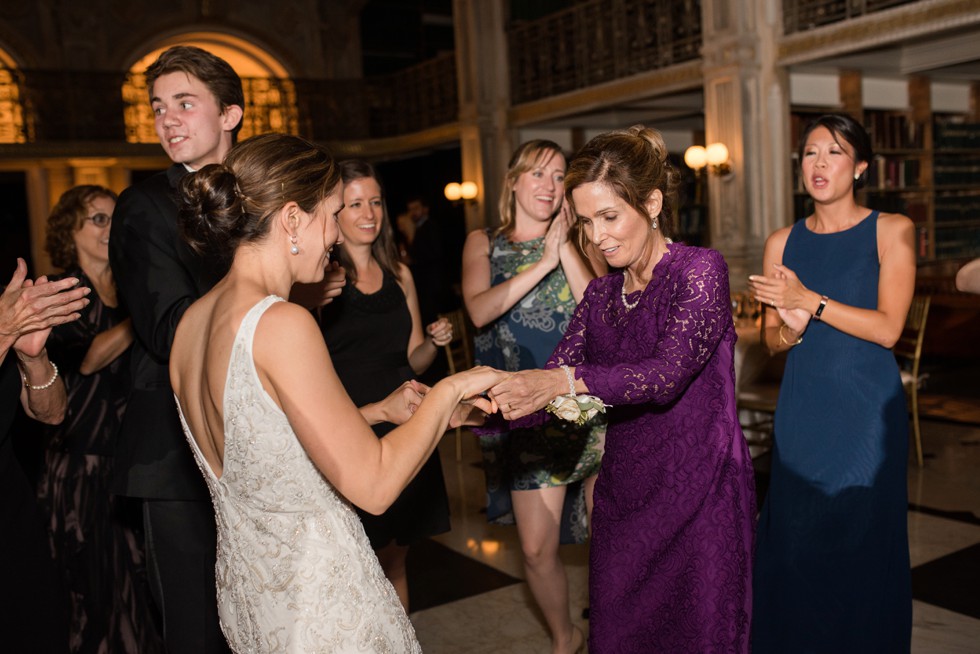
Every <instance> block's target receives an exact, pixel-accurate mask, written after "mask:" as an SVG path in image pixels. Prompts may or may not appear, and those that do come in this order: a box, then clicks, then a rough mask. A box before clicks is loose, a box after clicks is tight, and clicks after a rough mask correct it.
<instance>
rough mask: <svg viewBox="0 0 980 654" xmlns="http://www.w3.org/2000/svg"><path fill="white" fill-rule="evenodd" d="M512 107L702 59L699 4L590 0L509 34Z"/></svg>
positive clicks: (519, 25)
mask: <svg viewBox="0 0 980 654" xmlns="http://www.w3.org/2000/svg"><path fill="white" fill-rule="evenodd" d="M507 36H508V49H509V53H510V73H511V77H510V90H511V102H513V103H514V104H521V103H523V102H530V101H533V100H540V99H542V98H546V97H550V96H553V95H557V94H559V93H566V92H568V91H574V90H576V89H581V88H586V87H589V86H593V85H595V84H601V83H602V82H607V81H610V80H614V79H620V78H623V77H629V76H630V75H635V74H637V73H642V72H646V71H650V70H656V69H659V68H665V67H667V66H671V65H674V64H679V63H682V62H685V61H690V60H692V59H697V58H698V57H699V56H700V49H701V2H700V0H588V1H585V2H578V3H576V4H575V5H574V6H572V7H570V8H568V9H564V10H562V11H560V12H556V13H554V14H550V15H548V16H545V17H543V18H540V19H538V20H534V21H527V22H519V23H515V24H513V25H512V26H511V27H510V29H509V30H508V35H507Z"/></svg>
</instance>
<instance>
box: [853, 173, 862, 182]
mask: <svg viewBox="0 0 980 654" xmlns="http://www.w3.org/2000/svg"><path fill="white" fill-rule="evenodd" d="M859 179H861V173H854V181H855V182H856V181H858V180H859Z"/></svg>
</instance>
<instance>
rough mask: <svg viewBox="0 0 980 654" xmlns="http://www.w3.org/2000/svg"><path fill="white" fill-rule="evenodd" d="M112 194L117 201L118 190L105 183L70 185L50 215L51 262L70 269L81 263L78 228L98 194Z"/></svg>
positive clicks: (48, 246)
mask: <svg viewBox="0 0 980 654" xmlns="http://www.w3.org/2000/svg"><path fill="white" fill-rule="evenodd" d="M100 197H104V198H109V199H110V200H112V201H113V202H115V201H116V199H117V198H116V194H115V193H113V192H112V191H110V190H109V189H107V188H105V187H104V186H96V185H95V184H83V185H81V186H75V187H73V188H70V189H68V190H67V191H65V192H64V193H62V194H61V197H60V198H58V204H56V205H54V208H53V209H52V210H51V214H50V215H49V216H48V225H47V233H46V234H45V240H44V249H45V250H46V251H47V253H48V256H49V257H51V265H53V266H55V267H56V268H60V269H62V270H68V269H69V268H74V267H75V266H77V265H78V252H76V251H75V232H77V231H78V230H79V229H81V228H82V222H83V221H84V220H85V219H86V218H87V217H88V205H89V203H90V202H91V201H92V200H94V199H95V198H100Z"/></svg>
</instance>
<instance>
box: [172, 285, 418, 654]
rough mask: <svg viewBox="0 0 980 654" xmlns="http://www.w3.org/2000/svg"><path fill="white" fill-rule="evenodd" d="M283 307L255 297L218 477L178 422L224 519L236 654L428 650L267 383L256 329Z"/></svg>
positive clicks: (224, 573)
mask: <svg viewBox="0 0 980 654" xmlns="http://www.w3.org/2000/svg"><path fill="white" fill-rule="evenodd" d="M281 301H283V300H282V298H279V297H276V296H269V297H267V298H265V299H264V300H262V301H261V302H259V303H258V304H257V305H256V306H255V307H253V308H252V309H251V310H250V311H249V312H248V314H246V316H245V319H244V320H243V321H242V325H241V327H240V328H239V330H238V334H237V336H236V337H235V343H234V346H233V348H232V353H231V360H230V363H229V366H228V376H227V380H226V385H225V393H224V414H225V424H224V429H225V451H224V470H223V473H222V475H221V477H220V478H219V477H216V476H215V475H214V474H213V473H212V471H211V468H210V467H209V466H208V464H207V462H206V461H205V460H204V457H203V456H202V454H201V451H200V449H198V447H197V443H196V442H195V441H194V439H193V437H192V436H191V433H190V430H189V429H188V427H187V423H186V421H185V420H184V416H183V413H181V416H180V419H181V423H182V424H183V426H184V433H185V434H186V436H187V440H188V441H189V442H190V445H191V448H192V449H193V450H194V457H195V458H196V459H197V463H198V465H199V466H200V468H201V472H202V473H203V474H204V477H205V479H206V481H207V484H208V487H209V489H210V491H211V499H212V502H213V503H214V509H215V515H216V517H217V526H218V559H217V565H216V573H217V586H218V613H219V617H220V619H221V629H222V631H223V632H224V634H225V637H226V638H227V639H228V642H229V644H230V645H231V647H232V649H234V650H235V651H236V652H238V653H240V654H244V653H260V652H290V653H299V652H338V653H339V652H390V653H392V654H402V653H404V652H421V651H422V650H421V648H420V647H419V644H418V641H417V640H416V638H415V631H414V629H413V628H412V624H411V622H409V620H408V616H407V615H406V614H405V611H404V609H403V608H402V606H401V604H400V603H399V601H398V597H397V596H396V595H395V591H394V589H393V588H392V586H391V584H390V583H389V582H388V580H387V579H386V578H385V576H384V573H383V572H382V571H381V566H380V565H379V564H378V560H377V558H376V557H375V555H374V552H373V551H372V549H371V545H370V543H369V542H368V539H367V537H366V536H365V534H364V529H363V527H361V523H360V521H359V520H358V518H357V516H356V515H355V513H354V512H353V510H351V507H350V506H349V504H348V503H347V501H346V500H345V499H344V498H343V497H341V496H340V494H339V493H338V492H337V491H336V490H335V489H334V487H333V486H332V485H331V484H330V482H328V481H327V479H326V478H325V477H324V476H323V475H321V474H320V472H319V470H317V468H316V466H315V465H314V464H313V462H312V461H311V460H310V458H309V457H308V456H307V454H306V451H305V450H304V449H303V446H302V445H301V444H300V442H299V440H298V439H297V438H296V435H295V433H294V432H293V430H292V428H291V427H290V425H289V421H288V420H287V419H286V416H285V414H284V413H283V412H282V410H281V409H279V407H278V406H277V405H276V404H275V402H273V400H272V398H271V397H269V395H268V394H267V393H266V392H265V389H263V388H262V384H261V382H260V381H259V378H258V375H257V373H256V370H255V365H254V362H253V359H252V341H253V336H254V334H255V327H256V325H257V324H258V321H259V318H260V317H261V316H262V314H263V313H264V312H265V310H266V309H267V308H268V307H269V306H271V305H272V304H273V303H274V302H281ZM284 337H287V336H285V335H284ZM179 409H180V405H179V403H178V410H179Z"/></svg>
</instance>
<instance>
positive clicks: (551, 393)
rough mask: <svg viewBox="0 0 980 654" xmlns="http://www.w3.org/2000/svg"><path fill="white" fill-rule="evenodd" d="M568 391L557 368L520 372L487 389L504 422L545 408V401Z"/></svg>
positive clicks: (564, 380) (565, 381)
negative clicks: (498, 407)
mask: <svg viewBox="0 0 980 654" xmlns="http://www.w3.org/2000/svg"><path fill="white" fill-rule="evenodd" d="M567 392H568V380H567V379H566V378H565V373H564V371H562V370H561V369H560V368H555V369H553V370H521V371H519V372H515V373H511V374H510V375H509V376H508V377H507V378H506V379H504V380H502V381H501V382H500V383H498V384H497V385H495V386H494V387H493V388H491V389H490V397H492V398H493V399H494V400H496V402H497V404H498V405H499V406H500V413H501V414H502V415H503V416H504V418H506V419H507V420H516V419H517V418H522V417H524V416H526V415H528V414H529V413H534V412H535V411H537V410H539V409H542V408H544V407H545V406H546V405H547V404H548V402H550V401H552V400H553V399H555V398H556V397H557V396H559V395H561V394H562V393H567Z"/></svg>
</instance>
